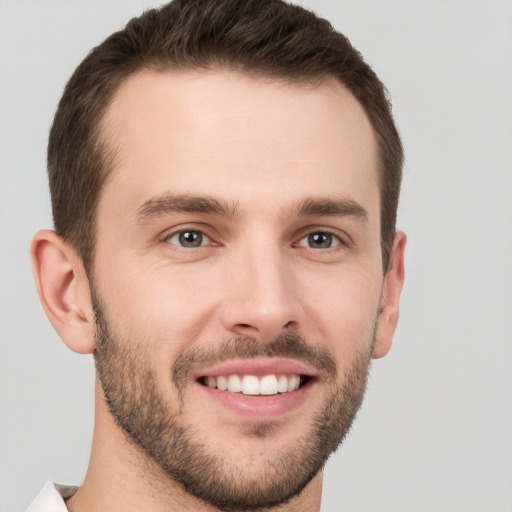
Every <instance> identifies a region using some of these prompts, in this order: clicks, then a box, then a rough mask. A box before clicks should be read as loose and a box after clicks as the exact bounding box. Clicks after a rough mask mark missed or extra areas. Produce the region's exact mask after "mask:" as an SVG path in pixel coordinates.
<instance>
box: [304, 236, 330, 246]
mask: <svg viewBox="0 0 512 512" xmlns="http://www.w3.org/2000/svg"><path fill="white" fill-rule="evenodd" d="M308 242H309V245H310V246H311V247H315V248H317V249H328V248H329V247H331V245H332V235H330V234H329V233H313V234H311V235H309V236H308Z"/></svg>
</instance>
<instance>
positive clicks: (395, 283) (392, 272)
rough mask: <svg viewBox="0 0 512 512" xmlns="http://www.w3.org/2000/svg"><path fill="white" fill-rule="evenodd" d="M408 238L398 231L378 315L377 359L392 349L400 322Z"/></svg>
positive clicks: (375, 353) (374, 353)
mask: <svg viewBox="0 0 512 512" xmlns="http://www.w3.org/2000/svg"><path fill="white" fill-rule="evenodd" d="M406 240H407V239H406V236H405V234H404V233H402V232H398V233H397V234H396V235H395V239H394V241H393V248H392V250H391V255H390V259H389V267H388V272H387V274H386V276H385V279H384V286H383V289H382V298H381V305H380V312H379V316H378V317H377V326H376V333H375V345H374V348H373V357H374V358H375V359H379V358H381V357H384V356H385V355H386V354H387V353H388V352H389V351H390V350H391V344H392V343H393V335H394V334H395V330H396V326H397V324H398V315H399V306H400V294H401V292H402V286H403V284H404V278H405V268H404V253H405V244H406Z"/></svg>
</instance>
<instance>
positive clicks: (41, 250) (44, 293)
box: [30, 230, 94, 354]
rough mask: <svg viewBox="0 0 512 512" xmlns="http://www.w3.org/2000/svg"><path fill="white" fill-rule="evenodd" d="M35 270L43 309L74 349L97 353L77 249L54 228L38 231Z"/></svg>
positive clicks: (33, 256) (33, 253) (34, 246)
mask: <svg viewBox="0 0 512 512" xmlns="http://www.w3.org/2000/svg"><path fill="white" fill-rule="evenodd" d="M30 254H31V259H32V271H33V273H34V279H35V282H36V287H37V292H38V294H39V299H40V300H41V304H42V306H43V309H44V311H45V313H46V315H47V317H48V319H49V320H50V322H51V324H52V325H53V327H54V329H55V330H56V331H57V333H58V334H59V336H60V337H61V338H62V340H63V341H64V343H65V344H66V345H67V346H68V347H69V348H70V349H71V350H73V351H74V352H78V353H81V354H91V353H92V352H94V329H93V324H92V322H93V314H92V307H91V301H90V294H89V285H88V280H87V276H86V275H85V271H84V269H83V265H82V263H81V260H80V258H79V257H78V255H77V253H76V251H75V250H74V249H73V248H72V247H71V246H70V245H69V244H68V243H67V242H65V241H64V240H63V239H62V238H61V237H60V236H59V235H57V234H56V233H55V232H54V231H50V230H43V231H40V232H38V233H37V234H36V235H35V237H34V239H33V240H32V245H31V250H30Z"/></svg>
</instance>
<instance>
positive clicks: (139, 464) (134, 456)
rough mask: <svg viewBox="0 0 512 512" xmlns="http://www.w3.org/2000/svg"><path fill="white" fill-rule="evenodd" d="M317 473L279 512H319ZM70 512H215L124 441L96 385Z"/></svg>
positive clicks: (318, 478)
mask: <svg viewBox="0 0 512 512" xmlns="http://www.w3.org/2000/svg"><path fill="white" fill-rule="evenodd" d="M321 494H322V473H321V472H320V473H318V474H317V475H316V476H315V478H313V480H312V481H311V482H310V483H309V484H308V485H307V486H306V488H305V489H304V490H303V491H302V492H301V493H300V495H299V496H297V497H295V498H293V499H292V500H290V501H289V502H288V503H286V504H284V505H280V506H279V507H272V508H265V509H260V512H264V511H269V512H270V511H277V510H278V511H279V512H291V511H294V512H299V511H300V512H318V511H319V510H320V499H321ZM66 505H67V507H68V510H69V511H70V512H100V511H105V510H108V511H109V512H139V511H140V510H144V511H146V512H164V511H165V512H169V511H173V510H176V511H178V510H179V511H183V512H187V511H194V512H218V511H219V509H218V508H216V507H214V506H212V505H210V504H208V503H206V502H204V501H202V500H199V499H197V498H196V497H194V496H192V495H190V494H188V493H187V492H185V491H184V490H183V488H182V487H181V486H180V485H179V484H177V483H176V482H175V481H174V480H172V479H171V478H170V477H169V476H168V475H167V474H166V473H164V471H163V470H162V469H161V468H160V466H158V465H157V464H156V463H155V462H154V461H153V460H151V459H150V458H149V457H147V455H145V454H144V453H143V452H142V450H141V449H140V448H139V447H138V446H136V445H134V443H132V442H131V441H130V440H128V439H127V437H126V435H125V434H124V432H123V431H122V430H121V429H120V427H119V426H118V425H117V424H116V423H115V421H114V419H113V418H112V415H111V414H110V412H109V410H108V408H107V406H106V404H105V402H104V398H103V394H102V392H101V389H100V387H99V386H98V385H97V386H96V418H95V426H94V436H93V444H92V449H91V458H90V461H89V468H88V470H87V474H86V477H85V479H84V482H83V484H82V485H81V487H80V489H79V490H78V492H77V493H76V494H75V495H74V496H72V497H71V498H69V499H68V500H67V501H66Z"/></svg>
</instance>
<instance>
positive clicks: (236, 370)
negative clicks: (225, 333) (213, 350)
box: [192, 357, 318, 380]
mask: <svg viewBox="0 0 512 512" xmlns="http://www.w3.org/2000/svg"><path fill="white" fill-rule="evenodd" d="M234 374H237V375H255V376H257V377H262V376H264V375H271V374H279V375H283V374H287V375H305V376H308V377H316V376H317V374H318V372H317V371H316V370H314V369H313V368H311V367H310V366H308V365H306V364H304V363H302V362H299V361H295V360H293V359H286V358H280V357H275V358H268V357H262V358H257V359H238V360H231V361H226V362H224V363H220V364H218V365H215V366H211V367H208V368H205V369H204V370H200V371H198V372H196V373H195V374H194V375H193V376H192V378H193V379H194V380H197V379H199V378H201V377H217V376H219V375H234Z"/></svg>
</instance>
